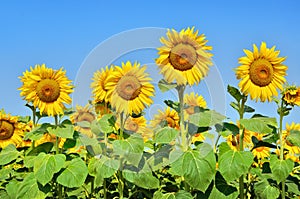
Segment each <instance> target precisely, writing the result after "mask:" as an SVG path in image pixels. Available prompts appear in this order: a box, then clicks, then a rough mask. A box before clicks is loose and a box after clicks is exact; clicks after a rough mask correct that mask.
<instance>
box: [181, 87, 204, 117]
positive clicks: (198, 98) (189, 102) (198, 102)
mask: <svg viewBox="0 0 300 199" xmlns="http://www.w3.org/2000/svg"><path fill="white" fill-rule="evenodd" d="M184 104H185V105H186V106H187V108H186V109H184V113H185V118H188V116H189V115H192V114H194V113H195V111H194V109H195V107H201V108H206V101H205V99H204V98H203V96H202V95H198V94H197V93H196V94H195V93H194V92H192V93H190V94H185V95H184Z"/></svg>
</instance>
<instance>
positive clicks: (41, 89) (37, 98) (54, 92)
mask: <svg viewBox="0 0 300 199" xmlns="http://www.w3.org/2000/svg"><path fill="white" fill-rule="evenodd" d="M20 79H21V82H22V83H23V85H22V86H21V87H20V88H19V90H21V93H20V95H21V97H23V98H24V99H25V100H26V101H27V102H32V104H33V106H34V107H38V108H39V109H40V112H41V113H42V114H43V113H46V114H47V115H48V116H54V115H58V114H63V113H64V109H65V105H64V104H71V97H70V96H69V94H71V93H72V92H73V85H71V82H72V81H71V80H69V79H68V78H67V77H66V71H63V69H62V68H60V69H59V70H53V69H52V68H47V67H46V66H45V64H42V65H41V66H40V65H35V67H34V68H32V67H30V71H28V70H26V72H24V73H23V76H22V77H20Z"/></svg>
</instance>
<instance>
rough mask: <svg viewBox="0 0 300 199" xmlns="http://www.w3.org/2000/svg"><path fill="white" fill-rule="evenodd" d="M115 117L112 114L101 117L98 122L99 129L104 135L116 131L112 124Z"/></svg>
mask: <svg viewBox="0 0 300 199" xmlns="http://www.w3.org/2000/svg"><path fill="white" fill-rule="evenodd" d="M112 117H113V115H112V114H106V115H103V116H102V117H101V119H100V120H99V121H98V124H99V128H100V130H101V132H102V133H110V132H113V131H114V127H113V126H112V125H111V123H110V119H111V118H112Z"/></svg>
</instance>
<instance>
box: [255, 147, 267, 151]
mask: <svg viewBox="0 0 300 199" xmlns="http://www.w3.org/2000/svg"><path fill="white" fill-rule="evenodd" d="M264 149H265V147H263V146H261V147H257V148H256V151H257V152H262V151H263V150H264Z"/></svg>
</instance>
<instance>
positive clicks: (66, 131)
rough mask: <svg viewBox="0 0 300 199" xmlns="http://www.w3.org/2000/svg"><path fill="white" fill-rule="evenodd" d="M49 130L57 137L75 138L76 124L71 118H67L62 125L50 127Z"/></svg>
mask: <svg viewBox="0 0 300 199" xmlns="http://www.w3.org/2000/svg"><path fill="white" fill-rule="evenodd" d="M47 131H48V132H49V133H50V134H53V135H56V136H57V137H61V138H73V134H74V126H73V125H72V123H71V122H70V121H69V120H65V121H64V122H63V123H62V124H61V125H60V126H57V127H48V128H47Z"/></svg>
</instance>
